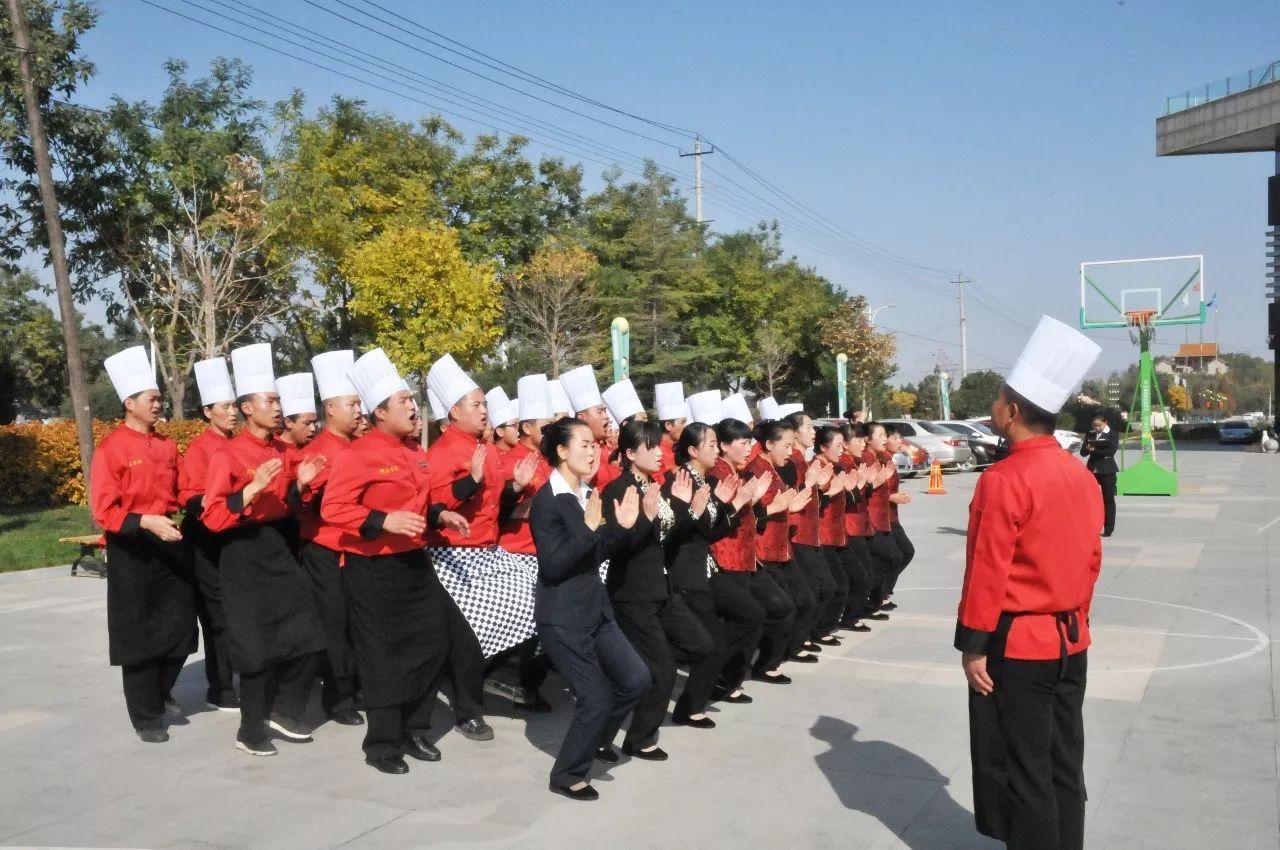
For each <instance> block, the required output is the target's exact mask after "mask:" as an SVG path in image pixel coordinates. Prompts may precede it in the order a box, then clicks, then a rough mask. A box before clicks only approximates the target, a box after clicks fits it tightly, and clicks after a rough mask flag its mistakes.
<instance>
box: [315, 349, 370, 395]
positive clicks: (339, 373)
mask: <svg viewBox="0 0 1280 850" xmlns="http://www.w3.org/2000/svg"><path fill="white" fill-rule="evenodd" d="M355 362H356V354H355V352H354V351H352V350H351V349H349V348H347V349H339V350H338V351H326V352H324V353H323V354H317V355H316V356H315V357H312V358H311V373H312V374H313V375H315V376H316V388H317V389H318V390H319V391H320V400H321V401H328V400H329V399H331V398H338V397H339V396H344V395H359V393H357V392H356V388H355V385H354V384H352V383H351V379H350V378H348V377H347V373H348V372H350V371H351V367H352V365H353V364H355Z"/></svg>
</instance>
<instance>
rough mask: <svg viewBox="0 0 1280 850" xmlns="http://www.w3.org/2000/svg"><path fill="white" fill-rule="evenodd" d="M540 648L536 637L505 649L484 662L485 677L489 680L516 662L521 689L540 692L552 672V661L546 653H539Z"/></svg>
mask: <svg viewBox="0 0 1280 850" xmlns="http://www.w3.org/2000/svg"><path fill="white" fill-rule="evenodd" d="M538 647H539V643H538V638H537V637H536V636H534V637H531V638H529V639H528V640H526V641H525V642H523V643H518V644H516V645H515V646H512V647H509V648H507V649H504V650H503V651H502V652H499V653H498V654H497V655H491V656H489V657H488V658H486V659H485V660H484V675H485V677H486V678H488V677H489V676H491V675H493V673H494V672H495V671H496V670H498V669H499V668H501V667H503V666H505V665H507V664H509V663H511V661H513V660H514V661H515V663H516V669H517V671H518V672H517V676H518V680H519V683H520V687H522V688H525V689H527V690H531V691H536V690H538V688H541V687H542V684H543V682H545V681H546V680H547V674H548V673H549V672H551V660H550V659H549V658H547V656H546V653H541V652H538Z"/></svg>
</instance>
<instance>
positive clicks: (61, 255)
mask: <svg viewBox="0 0 1280 850" xmlns="http://www.w3.org/2000/svg"><path fill="white" fill-rule="evenodd" d="M8 5H9V18H10V20H12V21H13V42H14V44H13V46H14V49H16V50H17V52H18V73H19V75H20V76H21V77H22V96H23V100H24V101H25V102H26V107H27V127H28V131H29V132H30V134H31V152H32V154H33V155H34V157H35V161H36V174H37V175H38V176H39V179H40V201H41V203H42V204H43V205H44V226H45V232H46V233H47V234H48V235H49V260H50V263H51V265H52V266H53V280H54V284H55V286H56V287H57V290H58V312H59V313H60V314H61V317H62V340H63V344H64V345H65V346H66V355H67V381H68V383H69V384H70V387H71V408H72V410H73V411H74V412H75V418H76V433H77V435H78V437H79V443H80V464H81V466H82V468H83V470H84V484H85V491H86V492H87V491H88V489H89V469H90V467H91V465H92V461H93V422H92V420H91V419H90V415H89V387H88V383H87V382H86V381H85V377H84V359H83V358H82V357H81V356H80V326H79V322H78V321H77V319H76V308H75V303H74V302H73V301H72V298H71V274H70V272H69V271H68V269H67V254H66V243H65V240H64V237H63V234H62V220H61V219H60V218H59V217H58V198H57V196H56V195H55V194H54V190H53V164H52V161H51V160H50V159H49V140H48V138H46V137H45V131H44V119H43V118H42V117H41V115H40V100H39V98H38V97H37V96H36V83H35V75H34V74H33V72H32V64H33V63H32V60H31V36H30V34H29V33H28V32H27V14H26V11H25V10H24V9H23V8H22V0H8Z"/></svg>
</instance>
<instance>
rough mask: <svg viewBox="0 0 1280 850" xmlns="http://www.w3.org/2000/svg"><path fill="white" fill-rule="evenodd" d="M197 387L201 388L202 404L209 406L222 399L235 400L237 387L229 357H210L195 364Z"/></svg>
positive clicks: (202, 405)
mask: <svg viewBox="0 0 1280 850" xmlns="http://www.w3.org/2000/svg"><path fill="white" fill-rule="evenodd" d="M195 372H196V388H197V389H198V390H200V406H201V407H208V406H209V405H211V404H217V403H218V402H220V401H235V400H236V388H235V385H234V384H232V383H231V372H230V371H229V370H228V369H227V358H225V357H210V358H209V359H208V360H201V361H199V362H198V363H196V365H195Z"/></svg>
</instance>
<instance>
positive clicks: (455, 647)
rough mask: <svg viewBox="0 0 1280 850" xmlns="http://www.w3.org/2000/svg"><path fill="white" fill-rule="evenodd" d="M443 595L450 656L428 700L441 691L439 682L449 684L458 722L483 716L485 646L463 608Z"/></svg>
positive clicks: (455, 717) (455, 719)
mask: <svg viewBox="0 0 1280 850" xmlns="http://www.w3.org/2000/svg"><path fill="white" fill-rule="evenodd" d="M443 595H444V608H445V623H446V624H447V626H448V629H449V658H448V660H447V661H446V663H445V666H444V669H442V670H441V671H440V676H439V677H438V678H437V679H436V681H435V683H434V684H433V685H432V686H431V691H430V693H428V694H427V696H428V697H429V698H430V701H431V702H434V701H435V698H436V695H437V694H438V693H440V683H441V681H442V680H443V679H444V678H446V677H447V678H448V679H449V682H450V684H451V685H452V694H453V702H452V703H451V705H452V707H453V718H454V722H455V723H457V724H463V723H466V722H467V721H468V720H483V719H484V671H485V662H484V650H483V649H481V648H480V639H479V638H477V637H476V633H475V630H474V629H472V628H471V624H470V623H468V622H467V618H466V617H464V616H463V614H462V609H461V608H459V607H458V603H457V602H454V601H453V597H452V596H450V595H449V594H448V593H447V592H446V593H444V594H443Z"/></svg>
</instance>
